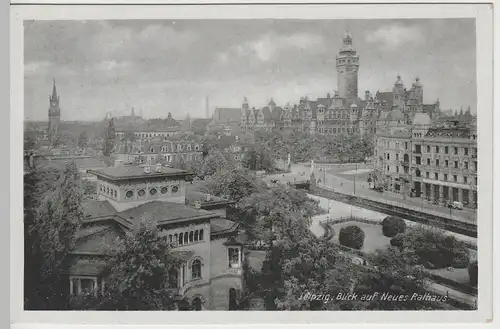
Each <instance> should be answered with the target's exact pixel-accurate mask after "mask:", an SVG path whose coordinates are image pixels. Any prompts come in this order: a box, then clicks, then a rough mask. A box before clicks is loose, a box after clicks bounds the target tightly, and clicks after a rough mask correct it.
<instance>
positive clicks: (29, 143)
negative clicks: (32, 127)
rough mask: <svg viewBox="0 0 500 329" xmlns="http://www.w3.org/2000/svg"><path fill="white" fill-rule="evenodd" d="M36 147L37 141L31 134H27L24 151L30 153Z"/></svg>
mask: <svg viewBox="0 0 500 329" xmlns="http://www.w3.org/2000/svg"><path fill="white" fill-rule="evenodd" d="M35 145H36V139H35V137H34V136H33V134H30V133H29V132H25V134H24V150H25V151H30V150H32V149H33V148H34V147H35Z"/></svg>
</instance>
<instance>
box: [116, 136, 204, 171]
mask: <svg viewBox="0 0 500 329" xmlns="http://www.w3.org/2000/svg"><path fill="white" fill-rule="evenodd" d="M112 154H113V157H115V158H116V159H119V160H123V161H124V162H139V163H145V162H146V161H148V160H149V161H153V160H154V161H155V162H162V163H164V164H166V165H176V164H179V163H180V162H182V161H184V162H192V161H201V159H202V158H203V143H202V140H201V138H196V136H189V138H184V139H176V138H174V137H170V138H169V137H160V136H158V137H154V138H149V139H146V140H143V139H142V138H141V139H138V140H135V141H127V140H124V141H119V142H117V143H116V144H115V147H114V149H113V153H112Z"/></svg>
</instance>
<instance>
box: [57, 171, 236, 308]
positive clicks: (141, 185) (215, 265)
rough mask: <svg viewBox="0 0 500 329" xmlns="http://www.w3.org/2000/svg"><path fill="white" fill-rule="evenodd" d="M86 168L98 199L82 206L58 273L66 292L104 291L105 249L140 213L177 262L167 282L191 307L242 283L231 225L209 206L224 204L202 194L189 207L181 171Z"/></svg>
mask: <svg viewBox="0 0 500 329" xmlns="http://www.w3.org/2000/svg"><path fill="white" fill-rule="evenodd" d="M89 173H91V174H94V175H95V176H96V177H97V193H98V200H89V201H87V202H86V203H85V204H84V210H85V221H84V223H83V225H82V228H81V230H80V232H78V234H77V241H76V245H75V248H74V250H73V251H72V252H71V255H70V261H69V264H70V265H69V267H68V269H67V271H66V274H67V277H68V281H69V284H68V289H69V292H70V294H72V295H76V294H81V293H87V294H95V295H98V294H99V293H100V291H101V290H102V289H104V287H105V284H106V277H105V275H103V274H102V273H103V269H104V268H105V266H106V264H105V262H104V260H103V259H104V256H105V255H106V250H108V249H107V248H109V247H113V244H114V243H115V242H114V241H116V239H120V238H121V237H123V234H125V233H126V232H128V231H130V230H132V228H133V227H134V226H135V225H137V224H138V222H139V221H140V220H141V218H143V217H145V216H147V217H149V218H151V219H152V220H153V221H154V223H156V225H157V227H158V229H159V230H160V232H161V233H160V234H161V235H162V236H164V237H166V238H167V239H168V241H169V242H170V244H171V248H172V250H171V252H172V253H173V255H175V256H177V257H178V258H179V259H181V261H182V265H181V266H180V267H179V268H178V269H176V270H175V271H174V272H175V273H171V276H172V282H171V283H170V287H169V288H171V289H172V290H173V291H175V292H176V293H177V294H178V295H179V296H180V297H183V298H186V299H187V300H188V301H189V302H190V304H191V305H192V306H193V308H194V309H197V310H201V309H215V310H228V309H229V308H230V304H231V303H234V299H235V298H236V295H237V293H238V291H241V289H242V245H241V243H239V242H238V241H237V224H236V223H235V222H233V221H231V220H228V219H226V218H225V216H224V215H223V213H222V212H220V211H214V209H217V208H218V207H226V206H228V204H230V203H228V202H222V200H218V199H217V200H214V201H212V202H210V201H211V198H210V196H206V195H205V196H203V199H204V200H205V202H201V200H200V202H197V204H196V205H194V206H191V205H190V203H189V201H190V200H191V201H192V200H193V196H191V198H190V199H188V198H187V197H186V178H187V176H188V175H189V173H188V172H186V171H183V170H176V169H172V168H166V167H163V166H161V165H155V166H149V165H148V166H126V165H120V164H119V165H117V166H116V167H110V168H106V169H102V170H92V171H90V172H89ZM195 197H196V196H195ZM215 201H216V202H215ZM203 208H210V210H204V209H203Z"/></svg>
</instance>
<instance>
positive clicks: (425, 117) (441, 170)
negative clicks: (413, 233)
mask: <svg viewBox="0 0 500 329" xmlns="http://www.w3.org/2000/svg"><path fill="white" fill-rule="evenodd" d="M465 117H468V120H465ZM405 119H406V117H405V113H403V111H401V109H399V108H397V107H395V108H393V110H391V111H390V112H389V113H388V115H387V116H386V117H385V118H382V119H381V120H379V122H378V126H377V134H376V139H375V144H374V145H375V149H374V169H375V173H374V177H375V180H376V184H377V185H379V186H382V187H384V188H385V189H386V190H388V191H392V192H396V193H401V194H403V195H405V196H408V197H420V198H422V200H425V201H428V202H432V203H435V204H441V205H445V204H448V203H449V202H453V201H460V202H463V204H464V205H466V206H471V207H475V206H477V132H476V120H475V117H474V116H472V115H471V113H470V112H467V113H466V114H465V115H464V116H463V118H461V119H459V118H458V117H451V118H448V120H447V121H444V120H439V121H434V122H433V120H431V116H430V115H429V113H426V112H425V111H424V110H423V109H422V108H421V109H420V110H418V111H417V113H416V114H415V115H414V117H413V119H412V123H411V124H408V123H407V122H406V121H405Z"/></svg>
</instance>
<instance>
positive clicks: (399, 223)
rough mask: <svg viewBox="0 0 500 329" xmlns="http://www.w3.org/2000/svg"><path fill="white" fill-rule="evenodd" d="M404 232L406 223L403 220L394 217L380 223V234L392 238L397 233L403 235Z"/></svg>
mask: <svg viewBox="0 0 500 329" xmlns="http://www.w3.org/2000/svg"><path fill="white" fill-rule="evenodd" d="M405 230H406V223H405V221H404V220H403V219H401V218H399V217H395V216H388V217H386V218H384V220H383V221H382V233H383V234H384V235H385V236H387V237H389V238H392V237H394V236H396V235H397V234H398V233H404V231H405Z"/></svg>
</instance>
